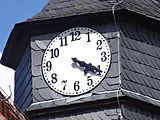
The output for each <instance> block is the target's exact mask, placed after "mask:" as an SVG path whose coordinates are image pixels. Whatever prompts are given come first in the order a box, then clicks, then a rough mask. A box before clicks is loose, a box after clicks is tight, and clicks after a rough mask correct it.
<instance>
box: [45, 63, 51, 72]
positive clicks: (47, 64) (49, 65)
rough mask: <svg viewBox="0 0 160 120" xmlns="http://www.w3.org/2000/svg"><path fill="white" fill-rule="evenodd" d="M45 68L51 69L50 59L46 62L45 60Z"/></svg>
mask: <svg viewBox="0 0 160 120" xmlns="http://www.w3.org/2000/svg"><path fill="white" fill-rule="evenodd" d="M46 67H47V68H46V70H47V71H50V70H51V69H52V63H51V61H48V62H46Z"/></svg>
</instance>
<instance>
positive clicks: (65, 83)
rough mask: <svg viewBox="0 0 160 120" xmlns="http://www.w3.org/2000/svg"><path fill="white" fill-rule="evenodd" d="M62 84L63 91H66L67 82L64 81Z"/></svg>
mask: <svg viewBox="0 0 160 120" xmlns="http://www.w3.org/2000/svg"><path fill="white" fill-rule="evenodd" d="M61 83H62V84H63V83H64V87H63V90H65V89H66V85H67V80H63V81H62V82H61Z"/></svg>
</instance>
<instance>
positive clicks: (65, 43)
mask: <svg viewBox="0 0 160 120" xmlns="http://www.w3.org/2000/svg"><path fill="white" fill-rule="evenodd" d="M59 40H60V41H61V45H60V46H67V45H68V43H67V36H65V37H60V39H59Z"/></svg>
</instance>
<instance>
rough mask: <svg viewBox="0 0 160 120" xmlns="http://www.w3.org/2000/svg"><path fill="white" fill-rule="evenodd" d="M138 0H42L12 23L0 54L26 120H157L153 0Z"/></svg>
mask: <svg viewBox="0 0 160 120" xmlns="http://www.w3.org/2000/svg"><path fill="white" fill-rule="evenodd" d="M144 2H145V0H139V2H137V1H134V0H128V1H124V0H122V1H114V0H85V1H83V0H79V1H76V0H49V2H48V4H47V5H46V6H45V7H44V8H43V9H42V11H41V12H40V13H38V14H36V15H35V16H33V17H32V18H30V19H27V20H26V21H24V22H22V23H18V24H16V25H15V27H14V28H13V30H12V32H11V34H10V37H9V39H8V42H7V44H6V47H5V50H4V53H3V55H2V59H1V61H2V64H3V65H6V66H8V67H11V68H13V69H14V70H15V71H16V72H15V90H14V91H15V100H14V102H15V104H16V105H17V106H18V107H19V108H20V109H21V110H22V111H23V112H24V113H25V114H26V115H27V116H28V117H29V118H30V119H32V120H120V119H124V120H125V119H129V120H130V119H136V120H138V119H141V120H143V119H144V120H146V119H150V120H151V119H157V120H158V119H160V115H159V110H160V87H159V86H160V78H159V77H160V54H159V52H158V51H159V50H160V40H159V38H160V30H159V27H160V21H159V20H160V12H159V10H158V9H157V7H158V5H159V4H160V3H159V2H158V1H156V0H154V1H152V0H151V1H150V2H145V4H144ZM148 8H149V9H148Z"/></svg>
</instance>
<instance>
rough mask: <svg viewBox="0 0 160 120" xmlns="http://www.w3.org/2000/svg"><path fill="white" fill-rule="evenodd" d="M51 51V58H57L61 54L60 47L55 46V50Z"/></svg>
mask: <svg viewBox="0 0 160 120" xmlns="http://www.w3.org/2000/svg"><path fill="white" fill-rule="evenodd" d="M50 52H51V58H57V57H58V56H59V49H58V48H55V49H54V50H53V49H51V50H50Z"/></svg>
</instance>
